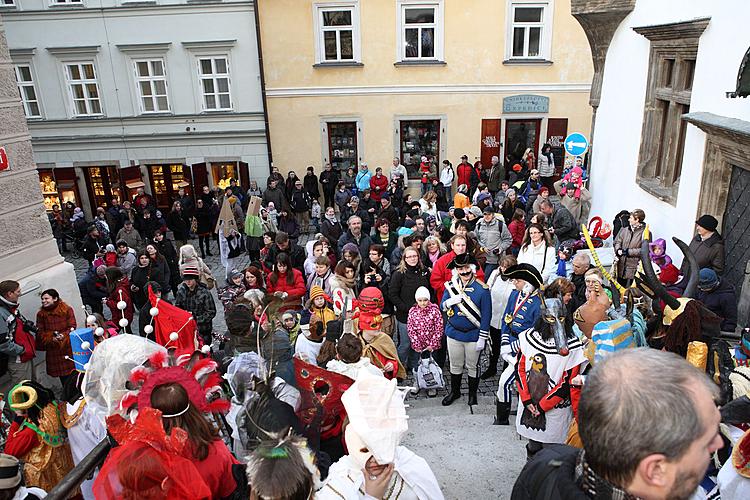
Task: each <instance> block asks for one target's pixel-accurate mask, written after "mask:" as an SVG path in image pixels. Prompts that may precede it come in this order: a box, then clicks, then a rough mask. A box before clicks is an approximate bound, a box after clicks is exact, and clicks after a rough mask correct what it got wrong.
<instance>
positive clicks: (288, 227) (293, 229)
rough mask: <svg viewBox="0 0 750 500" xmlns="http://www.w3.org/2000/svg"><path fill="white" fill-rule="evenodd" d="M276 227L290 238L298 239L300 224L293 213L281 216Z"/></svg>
mask: <svg viewBox="0 0 750 500" xmlns="http://www.w3.org/2000/svg"><path fill="white" fill-rule="evenodd" d="M276 227H277V229H278V230H279V231H283V232H285V233H286V234H288V235H289V239H290V240H294V241H297V239H298V238H299V224H298V223H297V219H295V218H294V217H293V216H291V215H287V216H286V217H284V216H281V217H279V221H278V223H277V224H276Z"/></svg>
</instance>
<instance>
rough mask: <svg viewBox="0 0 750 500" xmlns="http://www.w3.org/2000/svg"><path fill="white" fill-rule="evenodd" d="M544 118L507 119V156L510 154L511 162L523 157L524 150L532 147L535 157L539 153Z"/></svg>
mask: <svg viewBox="0 0 750 500" xmlns="http://www.w3.org/2000/svg"><path fill="white" fill-rule="evenodd" d="M541 124H542V120H541V118H540V119H536V120H505V156H510V160H511V162H512V163H511V164H513V163H516V162H518V161H520V160H521V158H522V157H523V153H524V151H526V149H527V148H531V150H532V151H533V152H534V157H535V158H536V156H537V155H538V154H539V129H540V127H541Z"/></svg>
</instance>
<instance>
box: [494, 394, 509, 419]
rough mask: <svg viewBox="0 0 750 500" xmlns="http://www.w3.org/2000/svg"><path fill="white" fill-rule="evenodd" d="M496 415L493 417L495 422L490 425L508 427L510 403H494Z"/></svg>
mask: <svg viewBox="0 0 750 500" xmlns="http://www.w3.org/2000/svg"><path fill="white" fill-rule="evenodd" d="M495 407H496V410H497V413H496V415H495V421H494V422H492V425H510V422H509V421H508V416H509V415H510V403H503V402H501V401H499V400H498V401H496V402H495Z"/></svg>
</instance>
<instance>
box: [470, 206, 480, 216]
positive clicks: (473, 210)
mask: <svg viewBox="0 0 750 500" xmlns="http://www.w3.org/2000/svg"><path fill="white" fill-rule="evenodd" d="M469 212H471V213H472V214H474V216H475V217H481V216H482V210H481V209H480V208H479V207H477V206H473V207H471V208H470V209H469Z"/></svg>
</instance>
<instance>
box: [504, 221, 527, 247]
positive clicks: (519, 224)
mask: <svg viewBox="0 0 750 500" xmlns="http://www.w3.org/2000/svg"><path fill="white" fill-rule="evenodd" d="M508 231H510V235H511V236H512V237H513V243H512V244H511V245H512V246H513V247H514V248H521V243H523V235H524V233H525V232H526V224H524V222H523V221H522V220H521V221H518V220H514V221H511V222H510V224H508Z"/></svg>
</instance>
